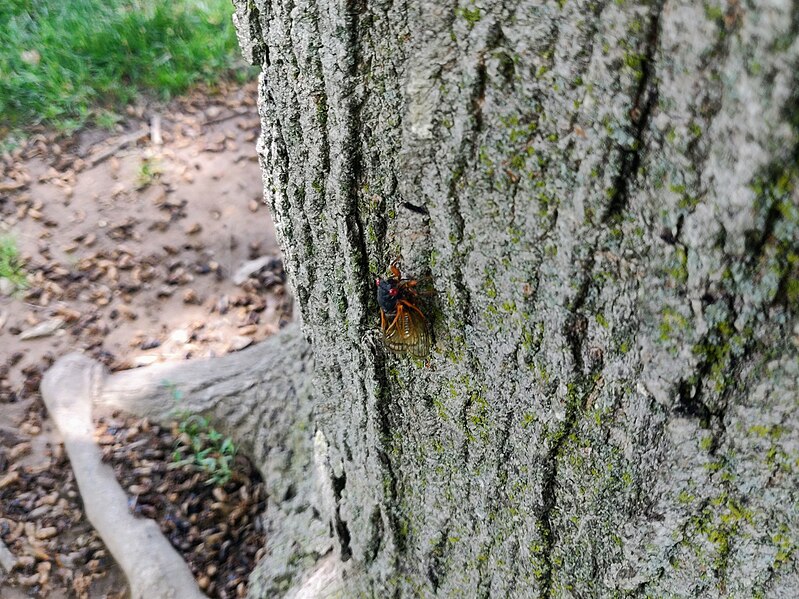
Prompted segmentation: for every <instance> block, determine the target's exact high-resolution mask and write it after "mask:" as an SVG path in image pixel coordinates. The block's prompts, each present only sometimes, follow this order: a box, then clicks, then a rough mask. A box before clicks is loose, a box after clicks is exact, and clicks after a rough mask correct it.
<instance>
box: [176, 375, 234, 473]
mask: <svg viewBox="0 0 799 599" xmlns="http://www.w3.org/2000/svg"><path fill="white" fill-rule="evenodd" d="M163 385H164V386H165V387H166V388H167V389H169V391H170V392H171V394H172V398H173V399H174V401H175V403H176V404H178V403H179V402H180V400H181V399H182V398H183V393H182V392H181V391H180V389H178V388H177V387H176V386H175V385H174V384H173V383H170V382H168V381H164V382H163ZM175 414H176V418H177V419H178V431H180V436H179V437H178V440H177V442H176V443H175V450H174V451H173V452H172V462H173V463H175V464H177V465H194V466H197V467H199V468H200V469H201V470H203V471H204V472H206V473H207V474H208V478H207V479H206V480H205V483H206V484H208V485H216V486H217V487H223V486H225V485H226V484H227V483H228V481H230V479H231V477H232V476H233V469H232V465H233V460H234V458H235V457H236V446H235V444H234V443H233V439H231V438H230V437H225V436H224V435H223V434H222V433H220V432H219V431H217V430H216V429H215V428H214V427H213V426H211V423H210V421H209V420H208V418H206V417H204V416H200V415H198V414H189V413H187V412H185V411H176V413H175Z"/></svg>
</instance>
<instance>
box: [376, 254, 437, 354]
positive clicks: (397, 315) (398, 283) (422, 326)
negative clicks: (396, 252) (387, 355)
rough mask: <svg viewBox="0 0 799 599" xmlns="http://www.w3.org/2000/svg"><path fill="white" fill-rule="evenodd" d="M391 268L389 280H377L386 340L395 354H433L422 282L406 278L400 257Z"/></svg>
mask: <svg viewBox="0 0 799 599" xmlns="http://www.w3.org/2000/svg"><path fill="white" fill-rule="evenodd" d="M389 270H390V271H391V277H389V278H388V279H380V278H378V279H375V284H376V285H377V303H378V305H379V306H380V328H381V329H382V331H383V343H384V344H385V346H386V347H387V348H388V349H390V350H391V351H393V352H395V353H398V354H410V355H412V356H414V357H416V358H424V357H426V356H427V354H428V353H430V345H431V337H430V327H429V325H428V323H427V318H425V315H424V314H423V313H422V311H421V310H420V309H419V306H418V297H419V292H418V291H417V290H416V287H417V285H418V284H419V282H418V281H417V280H416V279H406V278H403V277H402V273H401V272H400V269H399V260H395V261H394V262H392V263H391V266H390V267H389Z"/></svg>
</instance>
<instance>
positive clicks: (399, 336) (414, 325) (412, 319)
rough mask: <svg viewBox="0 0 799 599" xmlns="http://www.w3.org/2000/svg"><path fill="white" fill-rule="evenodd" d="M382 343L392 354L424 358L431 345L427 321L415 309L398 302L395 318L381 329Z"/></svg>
mask: <svg viewBox="0 0 799 599" xmlns="http://www.w3.org/2000/svg"><path fill="white" fill-rule="evenodd" d="M383 341H384V342H385V344H386V347H387V348H388V349H390V350H391V351H393V352H397V353H398V354H411V355H412V356H414V357H416V358H424V357H426V356H427V354H428V353H430V345H431V338H430V329H429V327H428V326H427V319H425V317H424V316H423V315H422V313H421V312H420V311H419V310H418V309H417V308H416V307H414V306H412V305H409V304H408V303H406V302H399V303H398V304H397V314H396V316H395V317H394V318H393V319H391V322H390V323H389V324H388V326H386V327H384V328H383Z"/></svg>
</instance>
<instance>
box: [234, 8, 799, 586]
mask: <svg viewBox="0 0 799 599" xmlns="http://www.w3.org/2000/svg"><path fill="white" fill-rule="evenodd" d="M236 3H237V14H236V21H237V24H238V28H239V34H240V39H241V42H242V46H243V48H244V50H245V55H247V56H249V57H250V58H251V59H252V60H253V62H254V63H255V64H258V65H260V66H261V67H262V69H263V74H262V79H261V86H260V111H261V116H262V125H263V131H262V138H261V140H260V144H259V152H260V155H261V159H262V166H263V173H264V186H265V194H266V198H267V200H268V202H269V204H270V206H271V208H272V211H273V216H274V220H275V224H276V227H277V230H278V234H279V237H280V239H281V242H282V247H283V250H284V253H285V263H286V266H287V270H288V272H289V276H290V279H291V282H292V284H293V286H294V290H295V293H296V297H297V299H298V304H299V308H300V312H301V314H302V318H303V322H304V324H303V332H304V335H305V336H306V337H307V339H308V342H309V345H310V347H312V348H313V356H314V371H313V372H314V382H313V387H312V389H311V391H312V392H313V401H314V404H313V405H314V408H313V409H314V414H313V422H314V427H315V431H316V433H315V435H316V436H315V451H316V456H317V458H316V459H317V463H318V465H319V470H318V471H319V476H320V484H321V487H320V488H321V489H322V497H324V501H322V505H323V507H320V508H319V509H318V515H319V522H320V523H324V524H325V525H326V526H328V527H329V530H330V531H331V533H332V535H333V537H334V539H335V546H336V551H337V555H338V557H339V558H340V560H341V562H342V563H343V565H344V568H343V569H344V575H345V576H346V578H345V582H344V588H345V589H346V590H345V591H344V596H347V597H358V596H363V597H433V596H436V597H569V596H579V597H594V596H596V597H607V596H635V597H639V596H640V597H647V596H651V597H664V596H675V597H694V596H703V597H728V596H733V597H752V596H768V597H788V596H795V595H797V594H799V574H797V569H796V566H795V562H794V554H795V549H796V546H797V544H799V537H798V534H799V533H797V531H799V510H797V509H796V505H797V499H799V490H798V489H799V474H798V473H799V426H798V424H799V421H798V417H797V404H798V403H799V402H798V401H797V397H798V393H799V390H798V389H797V379H799V359H798V354H797V351H798V350H797V347H798V346H799V325H797V304H798V302H799V282H798V281H799V196H798V195H797V185H796V184H797V172H799V168H798V167H797V157H799V100H798V98H797V96H798V93H799V92H797V84H798V83H799V82H798V81H797V72H799V71H797V67H799V64H798V63H799V41H797V40H798V39H799V17H798V15H799V6H797V5H796V3H795V2H788V1H779V0H778V1H775V2H772V3H769V4H754V3H741V2H739V1H738V0H730V1H729V2H727V3H718V2H715V1H712V2H710V3H705V4H704V5H702V4H697V3H694V2H685V1H679V0H665V1H657V0H652V1H650V2H633V1H630V0H618V1H615V2H609V1H585V0H570V1H558V2H555V1H549V2H541V1H537V2H528V1H524V0H522V1H521V2H502V1H498V0H484V1H481V2H473V1H470V2H455V3H450V4H447V5H446V6H445V5H443V4H441V3H438V2H430V1H423V2H413V3H408V2H401V1H400V2H386V1H382V2H365V1H361V0H347V1H328V0H248V1H247V2H244V0H237V2H236ZM398 255H400V256H402V264H403V269H404V270H405V271H406V272H408V273H409V274H411V275H413V276H416V277H420V278H421V277H429V280H430V281H431V283H430V286H431V287H432V288H433V289H434V290H435V295H434V296H433V300H432V301H431V302H430V303H431V304H432V305H431V306H430V307H428V316H429V319H430V322H431V325H432V328H433V332H434V335H435V343H434V346H433V350H432V353H431V355H430V357H429V360H427V361H424V362H422V361H419V360H413V359H409V358H406V357H402V356H396V355H392V354H390V353H388V352H386V351H385V350H384V349H383V347H382V346H381V344H380V340H379V335H376V334H375V329H376V326H377V322H378V314H379V312H378V307H377V304H376V300H375V294H374V278H375V277H376V276H382V275H383V273H384V272H385V269H386V267H387V265H388V264H389V262H390V261H391V259H392V258H394V257H395V256H398ZM264 425H265V423H264V422H261V423H260V424H259V426H264ZM307 432H308V435H309V437H308V438H310V434H311V431H310V430H309V431H307ZM325 505H326V506H327V507H326V508H325V507H324V506H325ZM301 545H302V544H301V543H300V544H297V545H296V546H295V547H296V548H297V549H298V553H297V554H298V555H312V552H308V551H307V550H306V549H302V548H301ZM272 546H273V547H274V544H273V545H272ZM285 572H286V571H285V570H281V571H280V572H274V571H270V570H269V568H268V567H266V566H264V567H261V568H260V569H259V571H258V573H257V574H256V575H254V577H253V580H254V585H253V587H252V592H253V594H254V595H257V596H273V594H274V593H275V592H276V591H275V589H278V588H287V587H288V586H290V582H289V580H288V578H286V577H285V576H286V575H285ZM281 577H282V578H281Z"/></svg>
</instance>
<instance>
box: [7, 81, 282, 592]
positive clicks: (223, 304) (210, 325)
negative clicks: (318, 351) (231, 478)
mask: <svg viewBox="0 0 799 599" xmlns="http://www.w3.org/2000/svg"><path fill="white" fill-rule="evenodd" d="M255 97H256V90H255V86H254V84H249V85H246V86H243V87H241V86H236V85H225V86H223V87H222V89H221V91H220V93H218V94H217V95H211V96H209V95H208V94H207V93H205V92H204V91H202V90H199V91H197V92H195V93H193V94H192V95H190V96H188V97H184V98H181V99H179V100H176V101H174V102H172V103H171V104H169V105H168V106H163V105H157V104H148V105H145V104H143V105H141V106H136V107H131V108H130V109H129V114H128V118H127V120H126V122H125V123H124V124H122V125H119V126H118V128H117V130H116V131H113V132H108V131H99V130H89V131H84V132H81V133H80V134H78V135H76V136H73V137H71V138H59V137H57V136H56V135H53V134H48V133H46V132H43V133H42V134H40V135H36V136H34V137H32V138H31V140H29V142H28V143H27V144H26V146H25V147H22V148H19V149H18V150H16V151H15V152H14V153H12V154H11V155H5V156H3V161H2V164H0V167H1V168H2V170H0V216H1V217H2V221H0V235H10V236H11V237H13V238H14V239H15V240H16V242H17V245H18V247H19V250H20V254H21V257H22V267H23V269H24V272H25V273H26V274H27V281H28V282H27V285H26V287H25V288H23V289H9V288H7V289H5V290H4V291H5V293H0V540H2V541H3V542H4V543H5V544H6V545H7V546H8V548H9V549H10V550H11V553H12V554H13V555H14V557H15V558H16V559H17V560H18V564H17V566H16V567H15V569H14V570H12V572H10V573H6V572H4V570H3V568H2V565H0V596H2V597H4V598H5V597H9V598H14V597H23V596H25V597H31V596H33V597H36V596H38V597H119V596H125V593H126V590H125V585H124V579H123V578H122V576H121V573H120V572H119V571H118V569H117V568H116V566H115V565H114V563H113V560H112V559H111V558H110V556H108V555H107V554H106V553H105V552H104V551H105V550H104V548H103V547H102V543H101V542H99V540H98V539H97V538H96V535H94V533H93V531H92V530H91V527H90V526H89V525H88V524H87V523H86V521H85V519H84V518H83V516H82V513H81V511H80V500H79V496H78V493H77V488H76V486H75V484H74V480H73V479H72V478H71V471H70V470H69V467H68V462H67V461H66V460H65V458H64V456H63V449H62V448H61V446H60V443H59V439H58V435H57V431H55V430H54V427H53V426H52V425H51V423H50V422H49V420H48V418H47V415H46V410H45V408H44V406H43V404H42V402H41V399H40V397H39V394H38V383H39V381H40V379H41V375H42V373H43V371H44V370H46V368H47V367H48V366H49V365H50V364H51V363H52V361H53V360H54V359H56V358H57V357H58V356H61V355H63V354H65V353H69V352H72V351H83V352H86V353H87V354H89V355H91V356H93V357H95V358H97V359H99V360H101V361H102V362H104V363H105V364H106V365H107V366H108V367H109V368H110V369H112V370H119V369H126V368H134V367H138V366H142V365H147V364H150V363H153V362H156V361H166V360H183V359H187V358H192V357H203V356H213V355H221V354H223V353H226V352H230V351H238V350H240V349H242V348H244V347H246V346H247V345H249V344H251V343H256V342H258V341H259V340H261V339H263V338H264V337H266V336H268V335H271V334H273V333H275V332H276V331H277V330H278V329H279V328H280V327H281V326H283V325H284V324H285V323H287V322H288V321H289V320H290V318H291V309H292V299H291V296H290V294H288V293H287V291H286V289H285V287H284V285H283V282H284V276H283V271H282V264H281V262H280V256H279V250H278V248H277V244H276V242H275V237H274V230H273V226H272V223H271V220H270V217H269V215H268V213H267V210H266V209H265V206H263V204H262V201H261V198H262V186H261V177H260V170H259V167H258V162H257V155H256V151H255V140H256V137H257V134H258V129H259V122H258V116H257V110H256V107H255ZM258 257H264V263H265V266H263V267H262V268H260V269H259V270H257V271H255V272H254V273H252V274H251V276H249V277H243V278H244V281H243V282H241V283H240V284H238V285H237V284H235V283H234V281H233V275H234V273H236V271H237V270H238V269H239V268H240V267H241V266H242V265H243V264H245V263H246V262H247V261H248V260H252V259H254V258H258ZM6 287H8V285H6ZM105 416H106V417H107V418H115V417H116V418H122V417H121V416H117V415H105ZM123 420H124V419H123ZM123 426H124V427H128V426H133V427H138V429H140V428H141V423H133V424H131V423H129V422H127V421H124V422H123V423H122V424H120V425H119V426H118V427H117V428H120V427H123ZM148 426H149V425H148ZM140 445H141V444H140ZM117 457H119V456H117ZM139 457H140V456H139ZM133 461H135V460H132V461H131V464H132V463H133ZM124 462H125V460H121V462H120V463H124ZM116 463H117V462H115V464H116ZM133 467H134V466H132V465H131V466H130V468H133ZM120 468H121V469H122V470H124V469H125V466H120ZM245 469H246V468H245ZM120 476H121V477H122V478H125V479H126V480H127V481H128V482H130V480H134V479H132V478H130V477H127V478H126V477H125V476H124V473H120ZM189 478H197V477H189ZM181 480H182V479H181ZM4 481H5V482H4ZM43 483H44V484H43ZM199 484H200V485H203V484H204V481H199ZM239 484H243V483H242V482H241V481H239ZM253 484H257V480H254V481H253ZM237 489H238V487H237ZM163 491H164V493H162V495H169V493H170V492H171V491H172V490H171V489H169V488H167V487H164V489H163ZM236 493H239V492H238V490H237V491H236ZM242 493H243V494H244V495H247V494H248V493H249V491H246V490H245V491H243V492H242ZM26 494H27V495H26ZM198 494H199V493H198ZM205 495H207V493H206V494H203V496H205ZM237 496H238V495H237ZM20 497H22V498H23V502H24V501H28V502H29V503H30V505H29V507H30V511H29V512H27V516H25V517H22V516H21V515H20V506H21V505H23V504H22V503H20ZM14 501H16V502H17V503H15V504H14V505H13V506H12V505H11V503H12V502H14ZM151 502H152V503H153V504H157V505H159V506H160V505H161V501H160V499H159V498H158V497H151ZM43 506H49V507H50V508H53V509H57V508H58V506H61V507H60V513H59V514H57V515H56V516H53V515H52V510H50V511H48V509H38V508H42V507H43ZM54 506H55V507H54ZM37 509H38V511H37ZM57 511H58V510H57ZM164 511H165V512H169V510H168V509H167V508H164ZM31 513H33V514H34V516H31V515H30V514H31ZM35 514H45V516H44V518H45V519H42V517H40V518H39V519H37V518H36V517H35ZM47 517H49V518H50V520H46V518H47ZM253 520H254V518H253ZM20 523H21V524H22V529H20V528H19V526H20ZM50 528H54V529H55V532H53V531H51V530H45V532H42V530H43V529H50ZM195 528H196V527H195ZM193 532H195V533H197V534H201V533H202V532H203V531H202V530H199V531H198V530H195V531H193ZM242 534H243V533H242ZM15 535H16V536H15ZM48 535H49V536H48ZM206 536H207V535H206ZM20 539H22V540H23V541H24V542H23V541H21V540H20ZM26 539H27V540H26ZM178 542H183V541H178ZM0 550H2V547H0ZM65 556H66V557H65ZM19 560H21V562H22V563H21V564H20V563H19ZM207 566H208V564H203V568H206V567H207ZM220 568H221V566H219V567H217V566H216V565H213V564H211V568H210V569H211V570H214V571H217V570H219V569H220ZM222 586H223V585H222ZM232 588H235V587H232ZM241 592H242V590H241V587H240V586H239V587H238V588H237V591H236V593H237V594H240V593H241ZM212 594H213V593H212ZM216 596H235V595H228V594H226V593H224V592H222V593H220V594H217V595H216Z"/></svg>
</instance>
